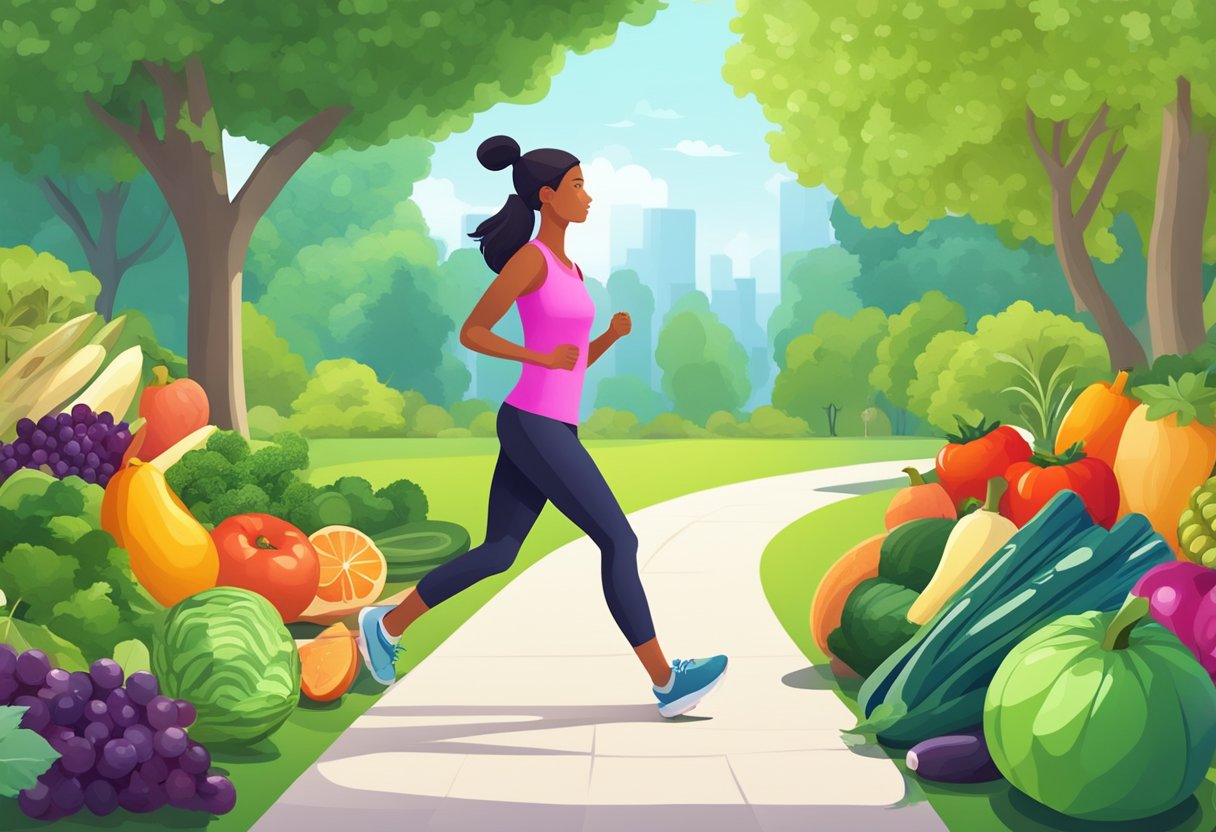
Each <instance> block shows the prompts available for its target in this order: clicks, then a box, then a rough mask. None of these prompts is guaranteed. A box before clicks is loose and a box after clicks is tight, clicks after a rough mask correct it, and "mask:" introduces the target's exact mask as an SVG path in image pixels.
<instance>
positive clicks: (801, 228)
mask: <svg viewBox="0 0 1216 832" xmlns="http://www.w3.org/2000/svg"><path fill="white" fill-rule="evenodd" d="M779 199H780V213H781V253H780V256H781V260H784V258H785V255H787V254H789V253H790V252H793V251H810V250H811V249H816V248H823V247H824V246H830V245H832V243H833V242H834V241H835V236H834V235H833V232H832V221H831V214H832V203H833V202H834V201H835V199H836V198H835V197H834V196H833V195H832V192H831V191H829V190H828V189H827V188H825V187H823V186H822V185H820V186H819V187H817V188H804V187H803V186H802V185H799V184H798V182H797V181H796V180H793V179H790V180H786V181H785V182H782V183H781V189H780V192H779ZM778 262H779V263H780V262H781V261H778Z"/></svg>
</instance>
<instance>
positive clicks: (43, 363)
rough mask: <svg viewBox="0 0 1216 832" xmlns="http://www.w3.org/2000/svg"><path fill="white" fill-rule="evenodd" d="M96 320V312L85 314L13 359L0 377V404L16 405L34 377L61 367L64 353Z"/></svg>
mask: <svg viewBox="0 0 1216 832" xmlns="http://www.w3.org/2000/svg"><path fill="white" fill-rule="evenodd" d="M96 317H97V313H96V312H88V313H85V314H84V315H81V316H80V317H78V318H72V320H70V321H66V322H64V323H63V324H61V325H60V326H59V327H58V328H57V329H56V330H55V331H54V332H52V333H51V334H50V335H47V336H46V337H45V338H43V339H42V340H41V341H39V342H38V343H37V344H34V346H32V347H30V348H29V349H27V350H26V351H25V352H23V353H21V355H19V356H17V357H16V358H15V359H14V360H13V362H12V363H11V364H9V365H8V369H6V370H5V371H4V372H3V373H0V401H5V402H13V401H16V400H17V394H18V393H21V392H22V391H23V390H25V389H26V387H27V386H28V385H29V383H30V382H31V381H33V380H34V379H35V378H36V377H37V376H39V375H42V374H43V373H46V372H48V371H51V370H53V369H55V367H54V365H58V364H60V363H61V359H63V358H64V356H65V354H66V353H67V351H68V350H69V349H71V347H72V345H73V344H75V343H76V340H77V339H78V338H79V337H80V335H81V333H83V332H84V331H85V330H86V329H88V327H89V325H90V324H91V323H92V322H93V319H94V318H96Z"/></svg>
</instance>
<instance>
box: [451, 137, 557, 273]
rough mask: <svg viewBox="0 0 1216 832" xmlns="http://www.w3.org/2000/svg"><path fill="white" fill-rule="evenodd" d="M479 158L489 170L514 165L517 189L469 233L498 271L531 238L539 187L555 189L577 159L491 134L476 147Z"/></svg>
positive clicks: (538, 199)
mask: <svg viewBox="0 0 1216 832" xmlns="http://www.w3.org/2000/svg"><path fill="white" fill-rule="evenodd" d="M477 161H479V162H481V164H482V165H483V166H484V167H486V168H488V169H489V170H503V169H505V168H507V167H511V168H512V170H513V174H512V177H511V178H512V180H513V181H514V184H515V193H513V194H511V195H510V196H509V197H507V201H506V203H505V204H504V205H503V206H502V208H500V209H499V211H498V213H497V214H495V215H494V216H492V217H490V218H489V219H488V220H485V221H484V222H482V223H481V224H480V225H478V226H477V229H476V230H475V231H474V232H473V233H472V234H470V235H469V236H470V237H472V238H473V239H475V240H480V242H481V245H480V247H481V255H482V257H484V258H485V260H486V265H487V266H489V267H490V268H491V269H493V270H494V273H495V274H497V273H499V272H501V271H502V269H503V267H504V266H506V265H507V261H508V260H510V259H511V258H512V257H514V256H515V252H517V251H519V250H520V249H521V248H523V247H524V246H525V245H527V244H528V241H529V240H531V239H532V231H533V229H534V228H535V227H536V213H535V212H536V211H538V210H540V189H541V188H543V187H545V186H548V187H550V188H554V189H556V188H557V187H558V185H560V184H561V181H562V178H563V177H564V176H565V175H566V172H567V171H569V170H570V169H571V168H572V167H574V166H575V165H577V164H578V163H579V162H578V159H577V158H575V157H574V156H572V155H571V154H569V153H567V152H566V151H564V150H555V149H554V148H549V147H545V148H540V149H538V150H531V151H529V152H527V153H525V154H523V155H520V152H519V143H518V142H516V141H515V139H512V138H511V137H510V136H491V137H490V138H488V139H486V140H485V141H484V142H482V143H481V145H480V146H479V147H478V148H477Z"/></svg>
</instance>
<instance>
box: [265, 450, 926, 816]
mask: <svg viewBox="0 0 1216 832" xmlns="http://www.w3.org/2000/svg"><path fill="white" fill-rule="evenodd" d="M931 464H932V460H925V459H917V460H903V461H895V462H881V463H867V464H863V465H853V466H847V467H842V468H834V469H827V470H821V471H811V472H806V473H800V474H791V475H786V476H779V477H771V478H766V479H761V480H754V481H751V482H744V483H738V484H735V485H729V486H724V487H721V488H714V489H710V490H707V491H702V492H699V493H696V494H690V495H686V496H684V497H680V498H678V499H675V500H670V501H668V502H665V503H661V504H658V505H654V506H650V507H648V508H646V509H643V510H641V511H638V512H635V513H633V514H631V515H630V520H631V522H632V523H633V526H634V529H635V530H636V532H637V534H638V538H639V541H640V551H639V564H640V566H641V570H642V582H643V584H644V585H645V587H646V592H647V595H648V597H649V600H650V606H651V611H652V615H653V617H654V621H655V627H656V629H657V632H658V634H659V642H660V644H661V645H662V646H663V648H664V650H665V652H666V653H667V655H668V657H669V658H686V657H695V656H708V655H713V654H715V653H726V654H727V655H728V656H729V657H730V665H729V667H728V669H727V672H726V676H725V677H724V678H723V680H722V682H721V683H720V685H719V686H718V688H717V689H716V690H715V691H713V692H712V693H711V694H710V695H709V696H708V697H707V698H706V699H705V700H704V701H703V702H702V703H701V704H700V706H699V707H698V708H697V709H696V710H695V711H693V712H691V713H689V714H686V715H684V716H681V717H677V718H676V719H674V720H664V719H662V718H661V717H660V716H659V715H658V712H657V709H656V707H655V702H654V697H653V694H652V693H651V691H650V679H649V677H648V676H647V675H646V673H645V671H644V670H643V669H642V667H641V665H640V664H639V662H638V660H637V658H636V657H635V656H634V655H633V652H632V650H631V649H630V647H629V645H628V643H627V642H626V641H625V639H624V637H623V636H622V635H621V633H620V631H619V630H618V629H617V628H616V625H615V623H614V622H613V620H612V617H611V615H610V614H609V612H608V608H607V605H606V604H605V602H604V598H603V595H602V590H601V585H600V575H599V552H598V550H597V549H596V548H595V546H594V545H593V544H592V543H591V541H590V540H588V539H587V538H585V537H584V538H580V539H579V540H576V541H574V542H573V543H570V544H569V545H566V546H563V547H561V548H560V549H558V550H556V551H554V552H552V553H550V554H549V555H547V556H546V557H545V558H543V559H542V560H541V561H539V562H538V563H536V564H535V565H533V566H532V567H531V568H529V569H528V570H527V571H526V572H524V573H523V574H522V575H520V576H519V577H517V578H516V579H515V580H514V581H512V582H511V583H510V584H508V585H507V586H506V587H504V588H503V589H502V591H501V592H499V593H498V594H497V595H495V596H494V597H493V598H492V599H491V600H490V601H489V602H488V603H487V604H486V605H485V606H484V607H483V608H482V609H480V610H479V611H478V612H477V613H475V614H474V615H473V617H472V618H470V619H469V621H468V622H467V623H466V624H464V626H462V627H461V628H460V629H459V630H458V631H457V632H456V633H454V634H453V635H452V636H451V637H450V638H449V639H448V640H447V641H446V642H444V643H443V644H441V645H440V646H439V647H438V648H437V649H436V650H435V651H434V653H432V654H431V655H430V656H429V657H428V658H426V659H425V660H424V661H423V662H422V663H421V664H420V665H419V666H418V667H416V668H414V670H412V671H411V672H410V673H409V674H407V675H406V676H405V677H404V678H402V679H401V680H400V681H398V682H397V684H396V685H394V686H393V687H392V688H390V689H389V690H388V691H387V692H386V693H385V695H384V696H383V698H381V699H380V701H379V702H378V703H377V704H376V705H375V706H374V707H373V708H371V709H370V710H369V711H367V713H366V714H364V715H363V716H362V717H360V718H359V719H358V720H356V721H355V723H354V724H353V725H352V726H351V728H350V729H348V730H347V731H346V732H345V733H344V734H343V735H342V736H341V737H339V738H338V739H337V741H335V742H334V744H333V745H332V746H331V747H330V748H329V749H328V750H327V751H326V752H325V754H324V755H323V756H322V757H321V759H320V760H318V761H317V762H316V763H315V764H313V766H312V767H311V768H309V769H308V771H306V772H305V773H304V774H303V775H302V776H301V777H300V778H299V780H297V781H296V782H295V783H294V784H293V785H292V786H291V788H290V789H289V790H288V791H287V792H286V794H284V795H283V797H282V798H281V799H280V800H279V801H278V802H277V803H276V804H275V805H274V806H273V807H271V809H270V810H269V811H268V812H267V813H266V815H265V816H263V818H262V819H261V820H260V821H259V822H258V824H257V826H256V827H255V830H258V832H271V830H284V832H286V830H301V829H329V830H335V829H351V830H354V829H359V830H379V829H408V830H411V832H412V831H413V830H424V829H425V830H459V832H471V831H472V830H496V832H497V830H519V832H524V831H525V830H526V831H527V832H600V830H604V832H609V831H611V832H618V830H630V832H648V830H652V829H653V830H659V829H669V828H673V827H674V828H680V827H684V828H687V829H688V830H690V832H693V831H695V832H703V830H730V832H770V830H795V829H798V830H802V829H822V830H836V829H841V830H843V829H864V830H871V832H876V831H877V830H888V829H889V830H899V832H919V830H941V829H945V826H944V825H943V824H942V822H941V821H940V820H939V819H938V817H937V815H936V814H935V813H934V812H933V811H932V809H931V808H930V807H929V805H928V804H927V803H923V802H922V803H919V804H915V805H908V806H899V807H895V805H894V804H899V803H900V802H901V801H902V800H903V799H904V797H905V783H904V780H903V777H902V775H901V774H900V773H899V771H898V769H897V768H896V767H895V766H894V765H893V764H892V763H891V761H890V760H889V759H887V757H886V756H885V755H884V754H883V753H882V752H881V750H879V749H875V748H863V749H848V748H846V746H845V745H844V743H843V742H842V740H841V738H840V730H841V729H842V728H848V727H851V726H852V725H853V723H854V719H853V717H852V715H851V714H850V713H849V711H848V709H847V708H845V706H844V705H843V704H842V703H841V702H840V700H839V699H838V698H837V697H836V695H835V694H834V693H833V692H832V690H831V681H830V677H826V671H821V670H820V668H817V667H808V665H807V661H806V658H805V657H804V656H803V655H802V654H801V652H800V651H799V650H798V648H797V647H796V646H795V645H794V643H793V642H792V641H791V640H790V638H789V636H788V635H787V634H786V633H785V631H784V630H783V629H782V628H781V625H780V624H779V623H778V622H777V619H776V616H775V615H774V614H773V611H772V609H771V608H770V607H769V605H768V602H767V601H766V600H765V597H764V592H763V589H762V587H761V584H760V571H759V563H760V556H761V553H762V552H763V551H764V548H765V546H766V545H767V544H768V542H769V541H770V540H771V539H772V538H773V537H774V536H775V535H776V534H777V533H778V532H779V531H781V529H782V528H784V527H785V526H787V525H789V524H790V523H792V522H793V521H794V520H796V519H798V518H799V517H801V516H803V515H805V514H807V513H809V512H811V511H813V510H815V509H817V508H821V507H822V506H825V505H827V504H829V503H832V502H836V501H837V500H841V499H845V498H847V497H848V496H850V494H851V493H859V492H861V491H865V490H873V489H874V488H875V487H890V486H891V485H893V484H894V483H893V482H884V483H883V484H882V485H881V486H877V485H876V484H875V482H876V481H889V480H893V479H896V478H900V477H902V475H901V474H900V473H899V472H900V470H901V469H902V468H904V467H906V466H909V465H915V466H917V467H919V468H922V469H923V468H927V467H929V466H930V465H931ZM867 483H869V484H870V485H868V486H867V485H866V484H867ZM553 510H554V509H553V508H552V507H549V508H547V509H546V511H553ZM813 590H814V588H813V587H809V586H808V587H807V588H806V591H807V592H812V591H813ZM408 640H409V639H408V634H407V636H406V641H405V644H406V646H407V647H408Z"/></svg>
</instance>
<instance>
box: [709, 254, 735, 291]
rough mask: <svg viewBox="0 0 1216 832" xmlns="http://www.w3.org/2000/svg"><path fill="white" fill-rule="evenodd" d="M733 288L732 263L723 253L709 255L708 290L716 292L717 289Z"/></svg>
mask: <svg viewBox="0 0 1216 832" xmlns="http://www.w3.org/2000/svg"><path fill="white" fill-rule="evenodd" d="M734 288H735V275H734V265H733V264H732V263H731V259H730V257H729V256H728V255H725V254H711V255H709V290H710V293H711V294H715V295H716V294H717V293H718V290H719V289H722V290H724V291H728V292H729V291H732V290H733V289H734Z"/></svg>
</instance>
